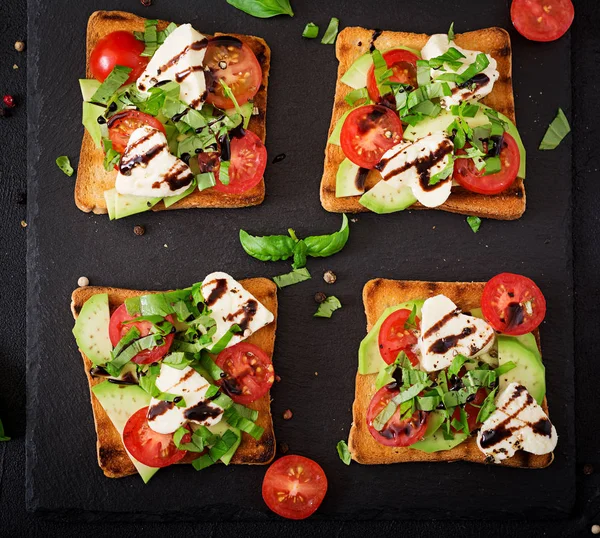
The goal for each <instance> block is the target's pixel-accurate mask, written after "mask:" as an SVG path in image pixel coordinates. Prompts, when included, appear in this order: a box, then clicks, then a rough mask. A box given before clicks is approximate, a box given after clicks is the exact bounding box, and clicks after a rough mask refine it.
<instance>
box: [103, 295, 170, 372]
mask: <svg viewBox="0 0 600 538" xmlns="http://www.w3.org/2000/svg"><path fill="white" fill-rule="evenodd" d="M136 317H138V316H130V315H129V313H128V312H127V308H126V306H125V304H124V303H123V304H122V305H121V306H120V307H119V308H117V309H116V310H115V311H114V312H113V315H112V316H111V317H110V324H109V326H108V335H109V337H110V341H111V343H112V345H113V347H114V346H116V345H117V344H118V343H119V340H121V338H123V336H125V334H127V332H128V331H129V330H130V329H131V327H136V328H137V330H138V331H140V335H141V336H148V335H149V334H150V331H151V330H152V323H150V322H149V321H137V322H135V323H127V324H124V323H123V322H124V321H129V320H132V319H135V318H136ZM165 319H166V320H167V321H168V322H169V323H175V318H174V317H173V316H167V317H166V318H165ZM174 338H175V335H174V334H173V333H171V334H168V335H167V336H165V338H164V340H165V343H164V344H163V345H162V346H156V347H153V348H152V349H144V350H143V351H140V352H139V353H138V354H137V355H136V356H135V357H133V359H132V360H133V362H135V363H137V364H151V363H153V362H158V361H159V360H160V359H162V358H163V357H164V356H165V355H166V354H167V353H168V352H169V349H170V347H171V344H172V343H173V339H174Z"/></svg>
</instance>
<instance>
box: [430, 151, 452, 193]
mask: <svg viewBox="0 0 600 538" xmlns="http://www.w3.org/2000/svg"><path fill="white" fill-rule="evenodd" d="M453 171H454V159H453V156H452V155H451V156H450V159H449V160H448V164H447V165H446V166H444V168H443V169H442V170H440V171H439V172H438V173H437V174H434V175H433V176H431V177H430V178H429V185H430V186H432V185H437V184H438V183H439V182H440V181H444V180H446V179H448V178H449V177H450V175H451V174H452V172H453Z"/></svg>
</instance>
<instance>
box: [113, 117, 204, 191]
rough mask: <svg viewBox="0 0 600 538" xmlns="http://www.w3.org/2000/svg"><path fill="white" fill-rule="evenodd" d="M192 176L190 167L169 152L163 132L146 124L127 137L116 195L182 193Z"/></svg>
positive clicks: (116, 184)
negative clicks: (127, 141)
mask: <svg viewBox="0 0 600 538" xmlns="http://www.w3.org/2000/svg"><path fill="white" fill-rule="evenodd" d="M193 179H194V174H193V173H192V171H191V170H190V167H189V166H188V165H187V164H185V163H184V162H183V161H182V160H181V159H178V158H177V157H175V156H174V155H171V153H169V146H168V144H167V138H166V137H165V135H164V134H163V133H162V132H161V131H159V130H158V129H155V128H153V127H150V126H148V125H145V126H143V127H140V128H139V129H136V130H135V131H133V133H132V134H131V137H130V138H129V143H128V144H127V147H126V148H125V151H124V152H123V156H122V157H121V162H120V163H119V173H118V174H117V180H116V183H115V188H116V190H117V192H118V193H119V194H132V195H134V196H146V197H149V198H154V197H156V198H158V197H163V196H174V195H177V194H181V193H183V192H185V191H186V189H187V188H188V187H189V186H190V183H191V182H192V180H193Z"/></svg>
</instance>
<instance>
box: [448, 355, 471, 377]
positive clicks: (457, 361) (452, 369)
mask: <svg viewBox="0 0 600 538" xmlns="http://www.w3.org/2000/svg"><path fill="white" fill-rule="evenodd" d="M468 360H469V359H468V358H467V357H465V356H464V355H460V354H459V355H456V357H454V359H453V360H452V363H451V364H450V366H449V368H448V373H449V374H450V375H458V372H460V369H461V368H462V367H463V365H464V364H465V362H467V361H468Z"/></svg>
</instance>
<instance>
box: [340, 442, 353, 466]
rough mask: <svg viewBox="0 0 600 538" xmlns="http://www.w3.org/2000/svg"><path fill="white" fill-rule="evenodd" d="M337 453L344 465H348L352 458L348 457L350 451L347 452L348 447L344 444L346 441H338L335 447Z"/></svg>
mask: <svg viewBox="0 0 600 538" xmlns="http://www.w3.org/2000/svg"><path fill="white" fill-rule="evenodd" d="M336 448H337V453H338V456H339V457H340V459H341V460H342V461H343V462H344V463H345V464H346V465H350V462H351V461H352V456H351V455H350V450H348V445H347V444H346V441H340V442H339V443H338V444H337V446H336Z"/></svg>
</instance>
